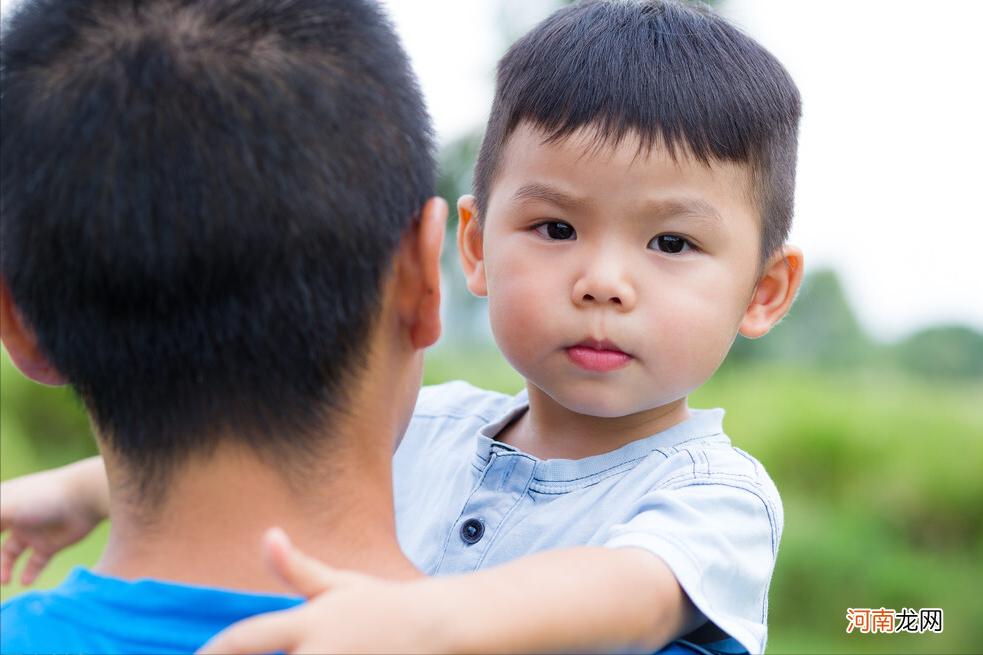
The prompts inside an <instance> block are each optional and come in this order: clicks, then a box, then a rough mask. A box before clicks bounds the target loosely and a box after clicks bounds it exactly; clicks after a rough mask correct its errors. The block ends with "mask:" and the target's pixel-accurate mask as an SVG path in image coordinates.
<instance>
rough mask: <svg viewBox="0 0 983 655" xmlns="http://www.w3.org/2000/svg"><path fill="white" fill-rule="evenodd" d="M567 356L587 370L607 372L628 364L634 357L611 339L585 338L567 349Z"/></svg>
mask: <svg viewBox="0 0 983 655" xmlns="http://www.w3.org/2000/svg"><path fill="white" fill-rule="evenodd" d="M566 353H567V357H568V358H569V359H570V361H571V362H573V363H574V364H575V365H576V366H578V367H580V368H582V369H585V370H587V371H596V372H598V373H606V372H608V371H613V370H615V369H619V368H621V367H623V366H627V365H628V362H630V361H631V359H632V357H631V355H629V354H628V353H626V352H624V351H623V350H621V349H620V348H618V347H617V346H616V345H614V344H613V343H611V342H610V341H598V340H597V339H584V340H583V341H580V342H578V343H576V344H574V345H572V346H569V347H568V348H567V349H566Z"/></svg>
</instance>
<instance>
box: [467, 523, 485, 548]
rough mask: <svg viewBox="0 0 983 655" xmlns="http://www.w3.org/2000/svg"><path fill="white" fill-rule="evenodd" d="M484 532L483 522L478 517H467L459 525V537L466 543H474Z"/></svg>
mask: <svg viewBox="0 0 983 655" xmlns="http://www.w3.org/2000/svg"><path fill="white" fill-rule="evenodd" d="M483 534H485V524H484V523H482V522H481V521H479V520H478V519H468V520H467V521H465V522H464V524H463V525H461V539H463V540H464V542H465V543H468V544H476V543H478V541H480V540H481V536H482V535H483Z"/></svg>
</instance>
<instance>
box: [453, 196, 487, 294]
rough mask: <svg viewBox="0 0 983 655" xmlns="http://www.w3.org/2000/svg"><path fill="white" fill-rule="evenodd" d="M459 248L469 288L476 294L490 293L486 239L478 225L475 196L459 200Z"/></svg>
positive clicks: (462, 197) (463, 197)
mask: <svg viewBox="0 0 983 655" xmlns="http://www.w3.org/2000/svg"><path fill="white" fill-rule="evenodd" d="M457 216H458V221H457V250H458V253H459V254H460V256H461V268H463V269H464V279H465V280H467V282H468V289H470V291H471V293H473V294H474V295H476V296H487V295H488V281H487V280H486V279H485V254H484V241H483V240H482V236H481V226H480V225H478V206H477V203H476V202H475V199H474V196H461V199H460V200H458V201H457Z"/></svg>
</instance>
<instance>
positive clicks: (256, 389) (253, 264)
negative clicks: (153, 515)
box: [0, 0, 434, 493]
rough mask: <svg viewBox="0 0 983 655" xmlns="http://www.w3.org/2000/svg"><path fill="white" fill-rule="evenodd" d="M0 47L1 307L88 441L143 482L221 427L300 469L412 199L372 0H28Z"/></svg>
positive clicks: (416, 151)
mask: <svg viewBox="0 0 983 655" xmlns="http://www.w3.org/2000/svg"><path fill="white" fill-rule="evenodd" d="M0 48H2V78H0V79H2V87H3V96H2V104H0V107H2V114H0V118H2V124H3V139H2V146H0V174H2V179H3V188H2V196H0V198H2V201H0V202H2V205H0V208H2V223H0V230H2V232H0V235H2V240H0V255H2V274H3V282H4V290H3V291H4V298H5V302H6V303H7V304H10V301H11V299H12V303H13V306H16V315H17V319H18V320H19V321H20V322H21V323H23V325H24V326H26V327H27V329H28V331H29V332H30V333H32V334H33V336H34V337H35V339H36V343H37V346H38V349H39V351H40V352H41V353H42V354H43V355H44V356H45V358H46V359H47V360H48V361H49V362H50V363H51V364H52V366H53V368H54V369H56V370H57V372H58V373H59V374H60V376H63V377H64V378H65V379H66V380H67V381H68V382H70V383H71V384H72V385H73V386H74V388H75V389H76V390H77V391H78V393H79V395H80V396H81V398H82V399H83V401H84V403H85V405H86V407H87V409H88V410H89V412H90V414H91V416H92V418H93V421H94V424H95V426H96V429H97V432H98V433H99V436H100V438H101V439H102V441H103V445H104V447H108V448H109V449H110V451H111V452H112V453H113V454H114V456H118V457H119V458H120V459H121V460H122V461H124V462H125V463H126V464H127V466H128V467H130V468H131V469H132V470H133V471H134V472H135V473H137V474H138V476H139V479H141V480H143V486H144V491H145V492H148V493H156V491H158V490H160V489H161V488H162V484H163V482H165V481H166V479H167V476H168V473H169V471H171V470H172V469H173V468H174V466H175V465H177V464H180V463H181V462H182V461H183V460H184V459H185V458H187V457H188V456H189V455H191V454H195V453H208V452H209V451H210V450H212V449H213V448H215V447H216V446H217V445H218V443H219V442H220V441H222V440H233V441H239V442H242V444H244V445H246V446H248V447H250V448H252V449H254V450H255V451H256V452H257V453H258V454H259V455H261V456H263V457H265V458H268V459H269V460H270V461H273V462H275V463H278V464H280V465H282V466H286V467H288V468H289V467H290V466H291V465H292V464H298V465H299V464H301V463H303V462H304V461H305V459H306V458H307V457H309V453H310V452H311V450H312V449H314V448H315V447H317V445H318V441H319V440H323V439H324V438H325V437H324V428H325V426H326V425H327V426H330V425H331V423H332V421H334V420H336V419H337V418H338V417H340V416H343V414H344V411H345V410H344V408H345V407H346V401H347V400H348V393H349V389H350V386H351V381H352V379H353V378H354V377H355V376H357V375H358V374H359V371H361V370H362V369H363V367H364V366H365V364H366V352H367V343H368V341H367V340H368V338H369V335H370V334H371V333H372V330H373V328H374V324H375V323H376V321H375V320H374V319H375V317H376V316H377V313H378V309H379V306H380V299H381V294H382V290H383V288H384V285H385V283H386V280H387V279H388V277H389V274H390V273H391V271H392V269H393V256H394V253H395V252H396V249H397V247H398V246H399V245H400V243H401V239H402V237H403V235H404V234H406V233H407V231H408V230H409V229H410V226H411V225H413V224H414V221H415V220H417V219H418V218H419V214H420V210H421V208H422V207H423V206H424V203H425V202H426V201H427V199H428V198H430V197H431V196H432V195H433V193H434V178H433V170H434V165H433V164H434V162H433V144H432V135H431V128H430V123H429V119H428V116H427V114H426V111H425V108H424V104H423V102H422V99H421V96H420V93H419V90H418V88H417V85H416V82H415V79H414V77H413V75H412V73H411V71H410V69H409V65H408V62H407V58H406V57H405V54H404V52H403V51H402V49H401V48H400V46H399V43H398V40H397V39H396V37H395V35H394V33H393V30H392V28H391V26H390V25H389V24H388V22H387V21H386V19H385V17H384V16H383V15H382V14H381V13H380V10H379V9H378V8H377V7H376V6H375V5H374V4H372V3H370V2H367V1H361V0H359V1H356V0H238V1H233V0H130V1H123V0H40V1H39V2H33V3H24V4H22V5H21V6H19V7H18V8H17V9H16V10H15V11H14V13H13V14H12V15H11V16H10V18H9V22H8V23H7V24H6V27H5V31H4V33H3V40H2V45H0ZM42 377H43V376H42Z"/></svg>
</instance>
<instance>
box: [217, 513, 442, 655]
mask: <svg viewBox="0 0 983 655" xmlns="http://www.w3.org/2000/svg"><path fill="white" fill-rule="evenodd" d="M264 548H265V552H266V557H267V561H268V563H269V564H270V566H271V567H272V568H273V569H274V571H276V573H277V574H278V575H279V576H280V577H281V578H282V579H283V580H284V581H285V582H286V583H287V584H288V585H290V586H292V587H293V588H294V589H296V590H297V591H298V592H299V593H300V594H302V595H304V596H306V597H307V598H309V599H310V600H309V602H307V603H305V604H303V605H301V606H300V607H297V608H295V609H289V610H284V611H281V612H271V613H269V614H262V615H259V616H255V617H253V618H249V619H245V620H243V621H240V622H239V623H236V624H234V625H232V626H231V627H229V628H227V629H225V630H223V631H222V632H220V633H219V634H218V635H216V636H215V637H213V638H212V639H211V640H210V641H209V642H208V643H207V644H205V645H204V646H203V647H202V649H201V650H200V651H198V652H199V653H200V654H202V655H205V654H209V653H211V654H217V653H232V654H237V653H241V654H246V653H268V652H284V653H383V652H385V653H411V652H437V643H439V642H438V641H437V638H438V635H437V634H435V632H434V631H431V630H429V629H428V623H427V622H426V621H425V620H424V617H423V616H421V615H420V613H418V612H415V611H414V608H415V607H419V606H420V604H421V603H423V602H424V598H422V597H421V596H420V595H418V593H417V592H415V591H414V589H415V588H416V587H417V585H416V584H415V583H412V582H387V581H385V580H383V579H381V578H375V577H373V576H370V575H365V574H362V573H357V572H354V571H342V570H339V569H334V568H331V567H329V566H327V565H325V564H323V563H321V562H320V561H318V560H316V559H314V558H312V557H308V556H307V555H305V554H304V553H302V552H300V551H299V550H297V549H296V548H294V546H293V545H292V544H291V543H290V541H289V539H288V538H287V536H286V534H284V533H283V531H282V530H280V529H279V528H273V529H271V530H269V531H267V533H266V536H265V538H264ZM425 639H426V643H425V642H424V640H425Z"/></svg>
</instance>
